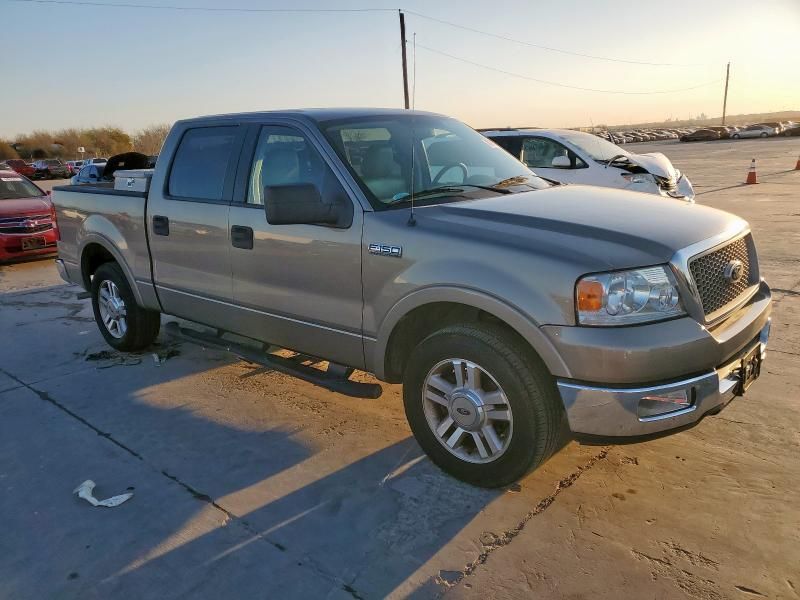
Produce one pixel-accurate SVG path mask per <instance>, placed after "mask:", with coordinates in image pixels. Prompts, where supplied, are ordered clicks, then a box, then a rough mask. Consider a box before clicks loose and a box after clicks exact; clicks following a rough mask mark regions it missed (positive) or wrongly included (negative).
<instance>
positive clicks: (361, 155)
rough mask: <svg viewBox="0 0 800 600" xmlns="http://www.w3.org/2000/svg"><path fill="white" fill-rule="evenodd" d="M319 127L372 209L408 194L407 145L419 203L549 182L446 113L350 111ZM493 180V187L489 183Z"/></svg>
mask: <svg viewBox="0 0 800 600" xmlns="http://www.w3.org/2000/svg"><path fill="white" fill-rule="evenodd" d="M321 128H322V131H323V133H324V134H325V136H326V137H327V138H328V140H329V141H330V142H331V145H333V147H334V148H335V149H336V152H337V153H338V154H339V157H340V158H341V159H342V161H343V162H344V163H345V164H346V165H347V166H348V167H349V169H350V171H351V173H352V174H353V176H354V177H355V178H356V180H357V181H358V184H359V185H360V187H361V189H362V190H363V191H364V193H365V194H366V195H367V197H368V198H369V200H370V202H371V203H372V205H373V206H374V207H375V208H378V209H383V208H386V207H387V206H389V205H390V204H393V203H394V204H397V203H398V202H402V201H406V200H408V199H409V196H410V192H411V180H412V168H411V165H412V146H413V149H414V150H413V158H414V160H413V162H414V168H413V178H414V191H415V193H423V192H425V201H424V203H425V204H431V203H437V202H443V201H447V200H446V199H447V198H448V197H449V198H450V199H451V200H452V198H453V197H454V196H456V197H461V194H463V193H469V194H470V197H490V196H494V195H498V196H499V195H500V192H503V191H508V187H510V186H514V185H524V186H527V187H528V189H530V188H531V187H532V188H535V189H540V188H545V187H549V184H548V183H547V182H545V181H544V180H542V179H539V178H538V177H536V176H535V175H534V174H533V173H532V172H531V171H530V170H529V169H527V168H526V167H525V165H523V164H522V163H521V162H519V161H518V160H516V159H515V158H513V157H512V156H511V155H510V154H508V153H507V152H506V151H505V150H503V149H502V148H500V147H499V146H497V145H496V144H495V143H494V142H492V141H490V140H488V139H487V138H485V137H484V136H482V135H481V134H480V133H478V132H477V131H475V130H473V129H471V128H469V127H467V126H466V125H464V124H463V123H461V122H460V121H457V120H455V119H450V118H448V117H440V116H436V115H420V114H414V113H409V114H407V115H406V114H399V115H387V116H379V117H360V118H358V117H356V118H353V119H341V120H337V121H330V122H326V123H322V124H321ZM497 184H501V185H499V186H498V190H499V191H495V190H494V189H492V186H496V185H497ZM435 188H441V189H436V190H435Z"/></svg>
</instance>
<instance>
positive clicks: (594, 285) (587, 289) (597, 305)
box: [576, 279, 603, 312]
mask: <svg viewBox="0 0 800 600" xmlns="http://www.w3.org/2000/svg"><path fill="white" fill-rule="evenodd" d="M576 295H577V297H578V310H580V311H586V312H597V311H598V310H600V309H601V308H603V284H602V283H600V282H599V281H591V280H586V279H584V280H581V281H579V282H578V293H577V294H576Z"/></svg>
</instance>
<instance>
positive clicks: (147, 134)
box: [133, 123, 172, 156]
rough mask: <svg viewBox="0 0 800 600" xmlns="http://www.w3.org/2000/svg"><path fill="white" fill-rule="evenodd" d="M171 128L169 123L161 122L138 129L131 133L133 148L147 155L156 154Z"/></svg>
mask: <svg viewBox="0 0 800 600" xmlns="http://www.w3.org/2000/svg"><path fill="white" fill-rule="evenodd" d="M171 128H172V125H170V124H169V123H161V124H159V125H150V126H149V127H145V128H144V129H140V130H139V131H137V132H136V133H134V134H133V149H134V150H135V151H136V152H141V153H142V154H147V155H148V156H154V155H157V154H158V153H159V152H161V146H163V145H164V140H165V139H166V138H167V134H168V133H169V130H170V129H171Z"/></svg>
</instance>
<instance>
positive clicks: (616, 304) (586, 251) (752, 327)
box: [53, 109, 771, 486]
mask: <svg viewBox="0 0 800 600" xmlns="http://www.w3.org/2000/svg"><path fill="white" fill-rule="evenodd" d="M119 188H122V189H119ZM137 190H138V191H137ZM53 200H54V203H55V206H56V214H57V222H58V231H59V233H60V241H59V242H58V250H59V259H58V262H57V264H58V267H59V270H60V272H61V275H62V276H63V277H64V279H65V280H67V281H70V282H73V283H77V284H79V285H81V286H83V287H84V288H85V289H86V290H88V291H89V292H90V293H91V298H92V304H93V307H94V314H95V317H96V319H97V323H98V326H99V328H100V331H101V332H102V334H103V336H104V337H105V339H106V340H107V342H108V343H109V344H110V345H111V346H113V347H114V348H116V349H118V350H123V351H136V350H141V349H143V348H145V347H147V346H148V345H149V344H150V343H152V342H153V340H154V339H155V338H156V336H157V335H158V333H159V327H160V320H161V314H168V315H175V316H177V317H180V318H183V319H186V320H190V321H193V322H197V323H200V324H204V325H207V326H210V327H212V328H215V329H217V330H218V331H219V332H227V333H231V334H238V335H240V336H246V337H248V338H251V339H253V340H256V341H258V342H263V343H264V344H267V343H268V344H271V345H273V346H276V347H280V348H285V349H289V350H293V351H295V352H298V353H300V354H301V355H309V356H313V357H315V358H321V359H326V360H327V361H329V362H330V367H329V369H330V373H332V374H338V375H339V376H340V377H345V378H346V377H348V376H349V374H350V373H351V372H352V369H354V368H355V369H361V370H364V371H367V372H371V373H374V374H375V376H376V377H377V378H378V379H379V380H382V381H386V382H393V383H397V382H402V384H403V400H404V406H405V412H406V415H407V418H408V421H409V423H410V426H411V430H412V431H413V433H414V435H415V437H416V439H417V440H418V442H419V444H420V445H421V446H422V448H423V449H424V450H425V451H426V452H427V453H428V454H429V455H430V457H431V458H432V459H433V461H434V462H435V463H436V464H438V465H439V466H440V467H442V468H443V469H444V470H446V471H448V472H449V473H451V474H453V475H455V476H456V477H459V478H461V479H464V480H466V481H469V482H472V483H474V484H477V485H482V486H500V485H505V484H508V483H509V482H512V481H514V480H515V479H517V478H519V477H520V476H521V475H523V474H524V473H525V472H526V471H528V470H529V469H531V468H533V467H535V466H537V465H539V464H540V463H542V461H544V460H545V459H546V458H547V457H548V455H550V454H551V453H552V452H554V451H555V450H556V448H557V444H558V442H559V439H563V436H562V434H563V433H564V431H565V428H566V427H568V428H569V430H571V431H572V432H573V433H574V434H583V435H589V436H600V437H603V438H608V437H615V436H618V437H638V436H646V435H649V434H655V433H659V432H664V431H666V430H670V429H675V428H680V427H684V426H687V425H690V424H692V423H695V422H697V421H698V420H700V419H701V417H703V416H704V415H706V414H708V413H713V412H717V411H719V410H720V409H721V408H722V407H723V406H724V405H725V404H726V403H727V402H728V401H730V400H731V399H732V398H733V397H734V396H736V395H741V394H743V393H744V392H745V390H746V389H747V388H748V387H749V385H750V384H751V383H752V382H753V380H754V379H756V378H757V377H758V375H759V372H760V368H761V364H762V360H763V359H764V357H765V349H766V344H767V337H768V335H769V328H770V308H771V304H770V303H771V296H770V290H769V287H768V286H767V284H766V283H765V282H764V281H763V280H762V279H761V277H760V273H759V265H758V260H757V257H756V248H755V245H754V242H753V237H752V234H751V232H750V230H749V227H748V224H747V223H746V222H745V221H743V220H741V219H739V218H738V217H736V216H734V215H731V214H728V213H725V212H722V211H719V210H714V209H712V208H708V207H705V206H700V205H696V204H691V203H684V202H675V201H674V200H671V199H665V198H661V197H658V196H656V195H653V194H640V193H636V192H629V191H625V190H617V189H608V188H599V187H587V186H580V185H552V184H551V183H549V182H547V181H545V180H543V179H540V178H539V177H537V176H536V175H534V174H533V173H532V172H531V171H530V170H528V168H527V167H526V166H525V165H523V164H522V163H520V162H519V161H518V160H517V159H515V158H514V157H512V156H511V155H509V154H508V153H506V152H505V151H504V150H502V149H501V148H500V147H499V146H497V145H495V144H494V143H493V142H492V141H490V140H488V139H486V138H484V137H483V136H481V135H480V134H479V133H477V132H475V131H474V130H473V129H471V128H469V127H467V126H466V125H464V124H462V123H460V122H459V121H457V120H454V119H451V118H448V117H445V116H440V115H436V114H430V113H424V112H416V111H400V110H379V109H330V110H298V111H281V112H260V113H251V114H238V115H225V116H213V117H203V118H197V119H190V120H184V121H180V122H178V123H176V124H175V126H174V127H173V129H172V131H171V133H170V134H169V136H168V138H167V140H166V142H165V144H164V147H163V150H162V153H161V155H160V157H159V161H158V164H157V166H156V168H155V170H154V171H152V172H140V173H133V172H128V173H124V172H123V173H117V180H116V184H115V185H114V186H113V188H112V187H104V186H66V187H58V188H56V189H55V192H54V195H53ZM226 335H227V334H226ZM332 376H333V375H332Z"/></svg>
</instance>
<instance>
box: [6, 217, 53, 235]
mask: <svg viewBox="0 0 800 600" xmlns="http://www.w3.org/2000/svg"><path fill="white" fill-rule="evenodd" d="M51 219H52V217H51V216H50V215H32V216H30V217H6V218H3V219H0V233H41V232H42V231H48V230H50V229H52V228H53V222H52V220H51Z"/></svg>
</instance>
